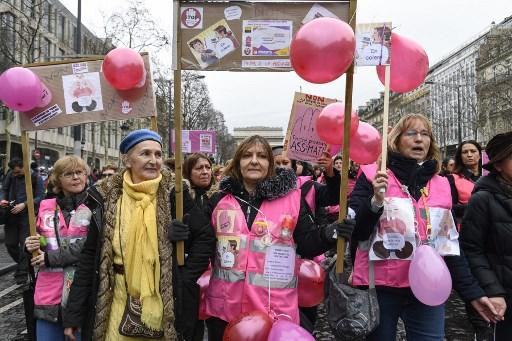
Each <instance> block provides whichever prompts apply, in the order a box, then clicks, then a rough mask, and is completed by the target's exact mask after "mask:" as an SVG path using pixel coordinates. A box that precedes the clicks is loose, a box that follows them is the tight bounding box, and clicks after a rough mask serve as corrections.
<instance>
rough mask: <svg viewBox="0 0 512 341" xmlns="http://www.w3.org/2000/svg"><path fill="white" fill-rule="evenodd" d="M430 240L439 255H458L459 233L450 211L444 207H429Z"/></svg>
mask: <svg viewBox="0 0 512 341" xmlns="http://www.w3.org/2000/svg"><path fill="white" fill-rule="evenodd" d="M429 213H430V224H431V225H432V232H431V233H432V235H431V240H432V241H433V246H434V247H435V249H436V250H437V252H438V253H439V255H441V256H459V255H460V248H459V233H458V232H457V225H456V224H455V221H454V219H453V215H452V212H451V211H450V210H448V209H446V208H440V207H430V208H429Z"/></svg>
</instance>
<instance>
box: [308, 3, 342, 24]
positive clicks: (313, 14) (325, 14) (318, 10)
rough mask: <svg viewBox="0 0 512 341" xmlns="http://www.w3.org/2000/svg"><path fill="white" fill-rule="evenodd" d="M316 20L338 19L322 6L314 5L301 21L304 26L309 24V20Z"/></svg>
mask: <svg viewBox="0 0 512 341" xmlns="http://www.w3.org/2000/svg"><path fill="white" fill-rule="evenodd" d="M318 18H334V19H339V17H338V16H337V15H336V14H334V13H332V12H331V11H329V10H328V9H327V8H325V7H324V6H322V5H319V4H314V5H313V7H311V9H310V10H309V12H308V14H306V16H305V17H304V19H303V20H302V24H306V23H308V22H310V21H311V20H314V19H318Z"/></svg>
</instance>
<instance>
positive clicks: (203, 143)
mask: <svg viewBox="0 0 512 341" xmlns="http://www.w3.org/2000/svg"><path fill="white" fill-rule="evenodd" d="M212 142H213V141H212V135H210V134H199V148H200V149H201V150H202V151H203V152H206V153H213V143H212Z"/></svg>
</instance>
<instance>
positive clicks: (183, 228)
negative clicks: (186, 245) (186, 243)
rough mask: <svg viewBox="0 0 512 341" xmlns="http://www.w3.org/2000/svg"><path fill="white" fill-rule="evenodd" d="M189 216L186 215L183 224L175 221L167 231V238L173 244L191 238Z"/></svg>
mask: <svg viewBox="0 0 512 341" xmlns="http://www.w3.org/2000/svg"><path fill="white" fill-rule="evenodd" d="M188 218H189V215H188V214H185V216H184V217H183V222H181V221H179V220H178V219H173V220H172V221H171V223H170V224H169V228H168V229H167V237H168V238H169V240H170V241H172V242H178V241H182V240H188V238H189V236H190V228H189V227H188V224H187V223H188V220H189V219H188Z"/></svg>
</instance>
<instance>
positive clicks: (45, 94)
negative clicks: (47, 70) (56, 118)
mask: <svg viewBox="0 0 512 341" xmlns="http://www.w3.org/2000/svg"><path fill="white" fill-rule="evenodd" d="M41 88H42V89H41V102H40V103H39V105H38V106H37V107H38V108H44V107H46V106H47V105H48V104H50V102H51V101H52V97H53V96H52V92H51V91H50V89H48V87H47V86H46V84H44V83H43V82H41Z"/></svg>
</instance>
